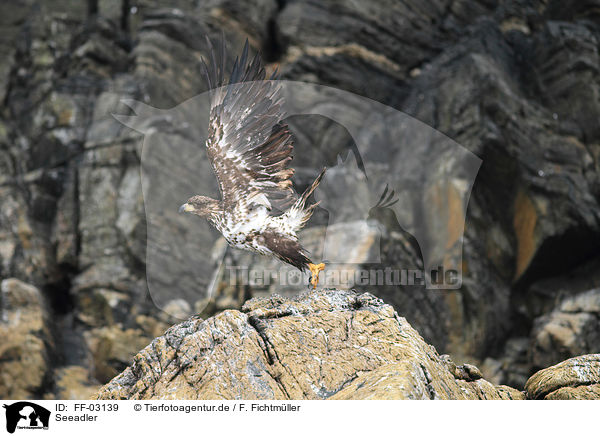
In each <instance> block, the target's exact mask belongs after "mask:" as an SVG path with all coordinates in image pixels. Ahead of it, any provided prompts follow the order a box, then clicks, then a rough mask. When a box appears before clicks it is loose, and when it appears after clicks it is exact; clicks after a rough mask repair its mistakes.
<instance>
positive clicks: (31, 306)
mask: <svg viewBox="0 0 600 436" xmlns="http://www.w3.org/2000/svg"><path fill="white" fill-rule="evenodd" d="M0 336H1V337H2V341H1V342H0V397H1V398H38V397H39V394H40V392H44V391H45V390H46V389H47V385H48V384H49V382H50V379H51V366H50V360H51V356H52V353H53V348H54V343H53V341H52V337H51V334H50V329H49V317H48V308H47V306H46V302H45V301H44V298H43V296H42V294H41V292H40V291H39V290H38V289H37V288H35V287H33V286H31V285H28V284H26V283H23V282H21V281H19V280H17V279H6V280H3V281H2V283H1V284H0Z"/></svg>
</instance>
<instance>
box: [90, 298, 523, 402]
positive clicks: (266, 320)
mask: <svg viewBox="0 0 600 436" xmlns="http://www.w3.org/2000/svg"><path fill="white" fill-rule="evenodd" d="M479 377H480V374H479V371H478V370H477V369H476V368H474V367H472V366H466V365H463V366H461V367H458V368H457V367H456V365H454V364H453V363H452V362H451V361H450V360H449V359H448V358H447V357H446V358H442V357H440V356H439V355H438V353H437V352H436V350H435V349H434V347H432V346H430V345H428V344H427V343H425V341H424V340H423V339H422V338H421V336H420V335H419V334H418V333H417V331H416V330H414V329H413V328H412V327H411V326H410V325H409V324H408V322H407V321H406V320H405V319H404V318H401V317H399V316H398V315H397V314H396V313H395V312H394V310H393V309H392V307H391V306H389V305H387V304H384V303H383V302H382V301H381V300H380V299H377V298H375V297H373V296H372V295H370V294H357V293H355V292H351V291H339V290H320V291H312V292H308V293H303V294H301V295H299V296H298V297H296V298H293V299H286V298H283V297H279V296H276V295H274V296H272V297H270V298H257V299H253V300H250V301H248V302H247V303H246V304H245V305H244V307H243V309H242V311H241V312H240V311H236V310H227V311H224V312H222V313H220V314H218V315H216V316H214V317H212V318H209V319H207V320H202V319H200V318H198V317H192V318H190V319H189V320H187V321H185V322H183V323H182V324H179V325H176V326H174V327H172V328H170V329H169V330H168V331H167V332H166V333H165V335H164V336H161V337H159V338H157V339H155V340H154V341H153V342H152V343H151V344H150V345H148V346H147V347H146V348H144V349H143V350H142V351H141V352H140V353H139V354H137V355H136V356H135V358H134V362H133V364H132V365H131V366H130V367H129V368H127V369H126V370H125V371H124V372H123V373H121V374H120V375H118V376H117V377H115V378H114V379H113V380H112V381H111V382H109V383H108V384H107V385H105V386H104V387H102V388H101V389H100V391H99V392H98V394H97V398H98V399H125V398H129V399H159V398H160V399H328V398H331V399H360V398H365V399H366V398H370V399H402V398H419V399H484V398H486V399H519V398H522V397H523V395H522V393H520V392H519V391H517V390H515V389H512V388H508V387H504V386H493V385H492V384H490V383H488V382H486V381H485V380H483V379H480V378H479ZM462 378H466V379H462Z"/></svg>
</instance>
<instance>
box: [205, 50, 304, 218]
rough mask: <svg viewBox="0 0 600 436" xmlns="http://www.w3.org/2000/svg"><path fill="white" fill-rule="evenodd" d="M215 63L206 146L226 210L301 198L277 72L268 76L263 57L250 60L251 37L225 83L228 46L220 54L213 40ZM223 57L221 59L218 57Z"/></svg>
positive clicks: (210, 72)
mask: <svg viewBox="0 0 600 436" xmlns="http://www.w3.org/2000/svg"><path fill="white" fill-rule="evenodd" d="M208 45H209V50H210V53H211V62H210V64H211V65H210V67H209V66H207V65H206V64H205V63H204V67H205V70H206V76H207V80H208V85H209V88H214V89H213V90H212V94H211V105H210V106H211V109H210V120H209V129H208V139H207V141H206V147H207V151H208V156H209V159H210V162H211V164H212V167H213V170H214V172H215V175H216V177H217V180H218V184H219V189H220V191H221V198H222V202H223V206H224V209H225V210H226V211H228V212H234V211H238V212H247V211H249V210H251V209H252V208H254V207H256V206H257V205H263V206H265V207H266V208H267V209H271V208H272V207H274V206H275V207H276V208H278V209H282V210H283V208H284V207H286V206H287V205H289V204H291V203H292V202H293V201H294V200H295V197H296V194H295V192H294V190H293V188H292V182H291V180H290V178H291V177H292V175H293V173H294V170H293V169H291V168H288V163H289V161H290V160H291V159H292V156H291V153H292V150H293V146H292V137H291V134H290V131H289V129H288V126H287V124H286V123H284V122H283V121H282V120H283V118H284V116H285V114H284V113H283V110H282V108H281V105H282V98H281V95H280V94H281V92H280V88H279V86H278V84H277V82H275V81H273V79H275V74H273V76H271V77H270V78H269V80H265V70H264V68H263V66H262V65H261V59H260V56H259V55H258V54H257V55H256V56H255V57H254V59H252V60H251V61H248V41H246V44H245V46H244V50H243V52H242V55H241V57H240V58H239V59H238V58H236V60H235V63H234V66H233V70H232V73H231V76H230V79H229V82H228V83H227V84H226V83H225V79H224V70H225V49H224V47H225V44H224V42H222V43H221V47H220V50H219V55H216V54H215V50H214V48H213V47H212V44H211V43H210V41H208ZM217 57H219V58H220V59H217Z"/></svg>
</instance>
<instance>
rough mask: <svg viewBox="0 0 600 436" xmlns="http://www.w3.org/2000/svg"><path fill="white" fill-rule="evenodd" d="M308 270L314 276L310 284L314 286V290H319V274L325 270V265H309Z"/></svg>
mask: <svg viewBox="0 0 600 436" xmlns="http://www.w3.org/2000/svg"><path fill="white" fill-rule="evenodd" d="M308 269H309V270H310V272H311V274H312V277H311V278H310V284H311V285H312V287H313V289H317V285H318V284H319V273H320V272H321V271H323V270H324V269H325V264H324V263H319V264H317V265H315V264H314V263H309V264H308Z"/></svg>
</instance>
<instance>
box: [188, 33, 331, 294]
mask: <svg viewBox="0 0 600 436" xmlns="http://www.w3.org/2000/svg"><path fill="white" fill-rule="evenodd" d="M207 45H208V49H209V53H210V61H209V62H208V63H207V62H205V61H204V59H202V65H203V69H204V74H205V76H206V80H207V85H208V89H210V90H211V91H210V115H209V127H208V137H207V140H206V151H207V155H208V158H209V160H210V163H211V165H212V169H213V171H214V173H215V176H216V178H217V182H218V186H219V191H220V195H221V199H220V200H217V199H214V198H209V197H205V196H202V195H195V196H193V197H191V198H189V199H188V200H187V201H186V202H185V203H184V204H183V205H182V206H181V207H180V208H179V212H183V213H190V214H194V215H197V216H199V217H202V218H205V219H207V220H208V222H209V223H210V224H211V225H212V226H213V227H215V228H216V229H217V230H218V231H219V232H220V233H221V234H222V235H223V237H224V238H225V240H226V241H227V242H228V243H229V245H231V246H232V247H235V248H238V249H243V250H249V251H252V252H255V253H259V254H261V255H266V256H274V257H276V258H277V259H279V260H281V261H283V262H285V263H288V264H290V265H292V266H294V267H296V268H298V269H299V270H300V271H302V272H304V271H305V270H306V269H309V270H310V272H311V274H312V277H311V279H310V284H311V285H312V286H313V289H314V288H316V286H317V284H318V281H319V272H320V271H322V270H323V269H324V268H325V264H324V263H319V264H314V263H313V262H312V261H311V260H310V258H309V257H308V253H307V251H306V250H305V249H304V248H303V247H302V245H301V244H300V243H299V242H298V235H297V232H298V231H299V230H300V229H301V228H302V227H303V226H304V225H305V224H306V222H307V221H308V220H309V219H310V217H311V216H312V214H313V212H314V210H315V208H316V207H317V205H318V203H314V204H312V205H307V200H308V198H309V197H310V195H311V194H312V193H313V192H314V190H315V189H316V188H317V186H318V185H319V182H320V181H321V179H322V178H323V175H324V173H325V170H326V168H323V170H322V171H321V172H320V174H319V175H318V177H317V178H316V179H315V180H314V182H313V183H312V184H311V185H310V186H309V187H308V188H307V189H306V190H305V191H304V193H303V194H302V195H301V196H299V197H298V196H297V194H296V193H295V191H294V189H293V188H292V181H291V180H290V179H291V177H292V175H293V174H294V169H293V168H289V167H288V165H289V163H290V161H291V160H292V150H293V142H292V136H291V133H290V130H289V128H288V125H287V124H286V123H285V121H284V118H285V113H284V111H283V109H282V107H281V106H282V102H283V100H282V95H281V94H282V93H281V87H280V85H278V82H277V80H276V79H277V71H275V72H274V73H273V74H272V75H271V76H270V77H269V79H268V80H266V79H265V77H266V73H265V68H264V66H263V65H262V62H261V57H260V54H259V53H257V54H256V55H255V56H254V57H253V58H252V59H250V58H249V57H248V40H246V43H245V45H244V48H243V50H242V54H241V55H240V56H239V57H236V59H235V62H234V64H233V68H232V70H231V74H230V76H229V80H228V81H226V79H225V69H226V67H225V59H226V53H225V43H224V41H222V42H221V44H220V47H218V48H217V50H215V48H214V46H213V45H212V43H211V42H210V40H209V39H208V38H207ZM276 209H279V212H281V213H277V210H276Z"/></svg>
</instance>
